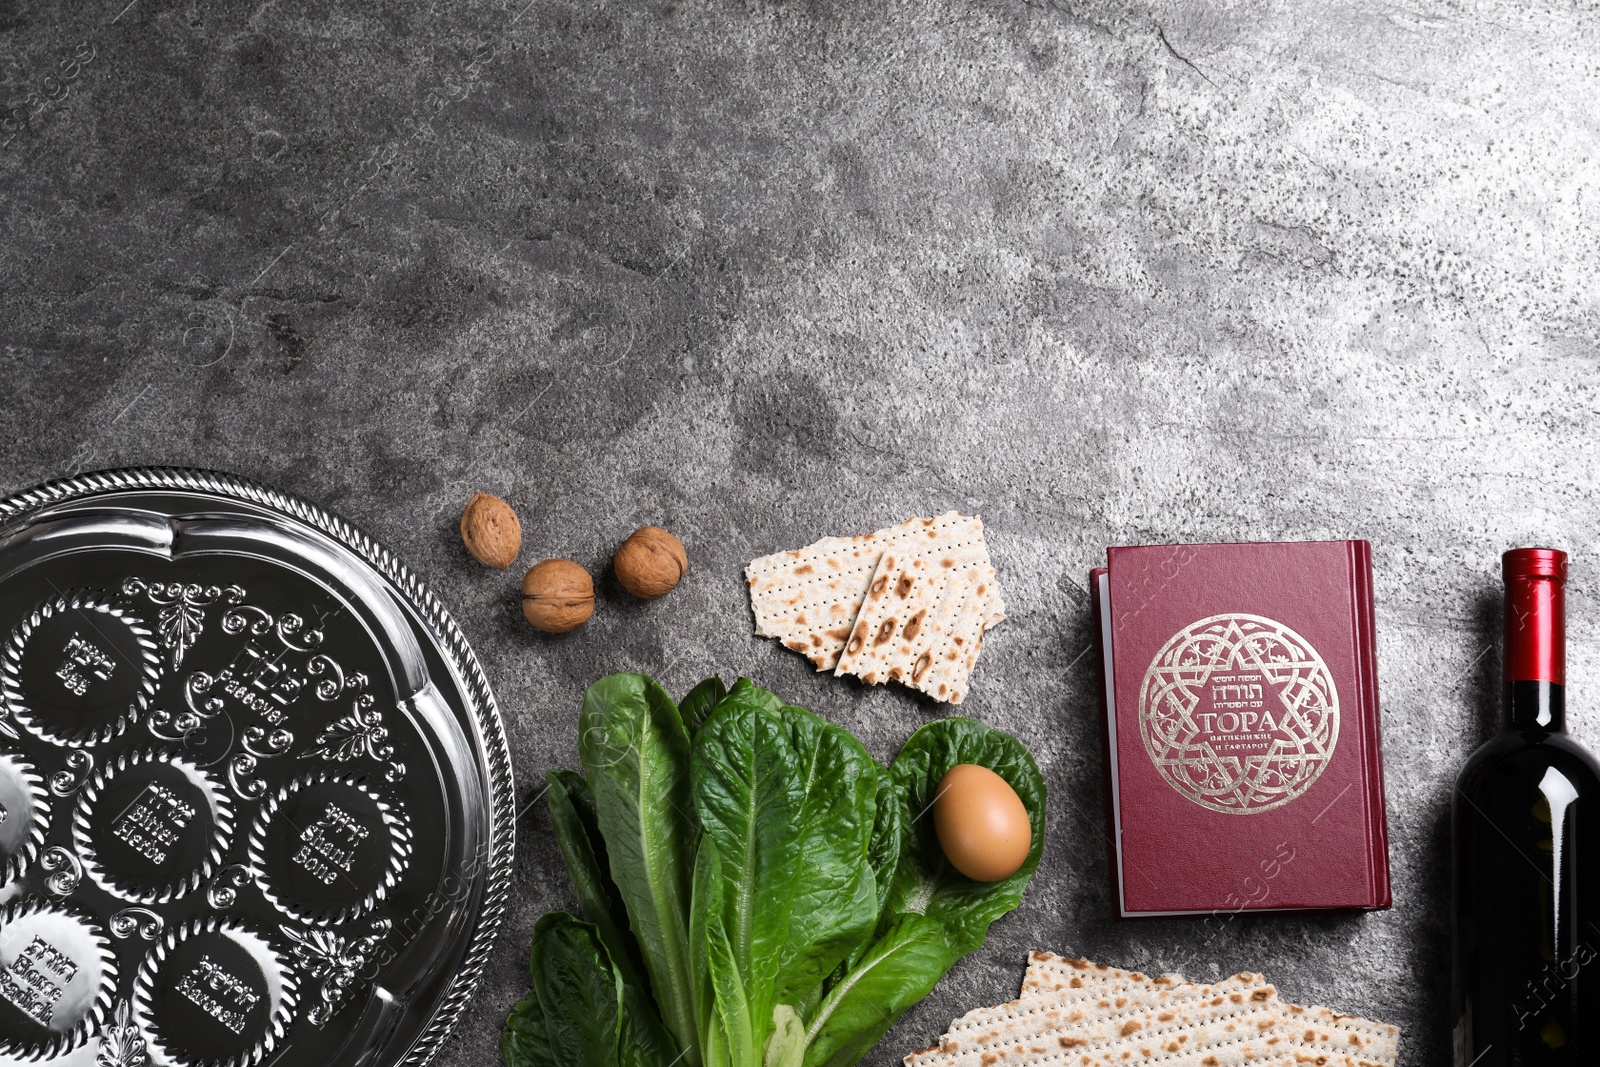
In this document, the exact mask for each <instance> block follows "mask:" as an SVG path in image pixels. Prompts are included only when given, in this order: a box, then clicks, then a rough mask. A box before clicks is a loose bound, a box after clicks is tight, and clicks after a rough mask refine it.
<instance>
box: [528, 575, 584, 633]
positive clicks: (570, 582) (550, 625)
mask: <svg viewBox="0 0 1600 1067" xmlns="http://www.w3.org/2000/svg"><path fill="white" fill-rule="evenodd" d="M522 614H523V617H524V618H526V619H527V620H528V621H529V622H530V623H532V624H533V625H534V626H535V627H537V628H538V629H541V630H543V631H544V632H545V633H548V634H564V633H566V632H567V631H569V630H576V629H577V628H578V627H580V626H582V625H583V624H584V623H586V622H588V621H589V616H591V615H593V614H594V582H593V581H591V580H590V579H589V572H588V571H586V570H584V569H583V568H582V567H580V566H578V565H577V564H576V563H574V562H572V561H571V560H570V559H547V560H543V561H542V562H539V563H535V564H534V565H533V567H532V568H531V569H530V570H529V571H528V573H527V574H525V575H523V578H522Z"/></svg>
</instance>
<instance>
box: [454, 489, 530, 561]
mask: <svg viewBox="0 0 1600 1067" xmlns="http://www.w3.org/2000/svg"><path fill="white" fill-rule="evenodd" d="M461 540H462V541H464V542H466V546H467V551H468V552H470V553H472V558H473V559H475V560H477V561H478V562H479V563H482V564H483V565H484V566H486V567H493V568H495V569H496V570H504V569H505V568H507V567H509V566H511V565H512V564H513V563H515V562H516V561H517V552H518V551H519V550H520V549H521V548H522V523H520V522H518V521H517V513H516V512H515V511H512V510H511V505H510V504H507V503H506V502H505V501H504V500H501V499H500V498H499V497H497V496H490V495H489V494H488V493H475V494H473V497H472V499H471V500H469V501H467V508H466V510H465V511H463V512H462V513H461Z"/></svg>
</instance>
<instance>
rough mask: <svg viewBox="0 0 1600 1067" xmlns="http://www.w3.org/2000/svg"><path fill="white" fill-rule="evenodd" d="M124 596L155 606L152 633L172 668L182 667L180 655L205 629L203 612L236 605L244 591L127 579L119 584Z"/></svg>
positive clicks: (231, 588)
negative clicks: (154, 627) (208, 609)
mask: <svg viewBox="0 0 1600 1067" xmlns="http://www.w3.org/2000/svg"><path fill="white" fill-rule="evenodd" d="M122 592H123V594H124V595H125V596H129V597H140V596H143V597H144V598H145V599H146V600H148V601H149V602H150V603H151V604H153V605H155V607H156V633H157V635H158V636H159V637H160V638H161V645H162V647H163V648H165V649H166V650H167V653H168V655H170V656H171V657H172V666H173V668H174V669H176V668H178V667H181V666H183V656H184V653H186V652H188V651H189V649H190V648H192V647H194V643H195V641H197V640H199V638H200V633H201V631H202V630H204V629H205V618H206V609H207V608H209V607H211V605H213V604H215V603H217V602H218V601H221V602H223V603H227V604H237V603H239V602H240V601H241V600H243V599H244V590H243V589H241V588H239V587H238V586H237V585H230V586H227V587H226V588H224V587H222V586H220V585H201V584H200V583H198V582H146V581H145V580H144V579H143V578H137V577H135V578H129V579H128V580H127V581H126V582H124V583H123V584H122Z"/></svg>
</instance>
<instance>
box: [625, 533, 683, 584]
mask: <svg viewBox="0 0 1600 1067" xmlns="http://www.w3.org/2000/svg"><path fill="white" fill-rule="evenodd" d="M611 569H612V570H614V571H616V573H617V581H619V582H621V583H622V588H624V589H626V590H627V591H628V592H630V593H632V594H633V595H634V596H636V597H641V598H643V599H645V600H654V599H655V598H656V597H662V596H666V595H667V594H668V593H670V592H672V590H673V588H674V587H676V586H677V584H678V582H679V581H680V580H681V579H682V578H683V576H684V573H685V572H686V571H688V569H689V555H688V553H687V552H685V551H684V550H683V542H682V541H680V540H678V539H677V538H676V537H673V536H672V535H671V534H670V533H668V532H667V531H665V530H663V529H662V528H661V527H659V526H645V527H643V528H641V529H638V530H635V531H633V533H631V534H629V535H628V539H627V540H626V541H624V542H622V547H621V548H619V549H617V554H616V555H615V556H613V557H612V558H611Z"/></svg>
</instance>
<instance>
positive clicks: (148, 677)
mask: <svg viewBox="0 0 1600 1067" xmlns="http://www.w3.org/2000/svg"><path fill="white" fill-rule="evenodd" d="M511 798H512V784H511V772H510V762H509V759H508V755H507V751H506V742H505V735H504V732H503V730H502V727H501V724H500V719H499V715H498V713H497V711H496V710H495V705H494V698H493V697H492V695H491V694H490V692H489V688H488V685H487V684H486V682H485V681H484V677H483V672H482V670H481V669H480V668H479V666H478V663H477V660H476V659H475V658H474V657H473V655H472V652H471V650H470V649H468V647H467V644H466V642H465V640H464V639H463V638H462V635H461V633H460V631H459V630H458V629H457V628H456V625H455V623H454V622H453V621H452V620H451V618H450V617H449V615H448V614H447V613H446V612H445V610H444V608H443V607H441V606H440V604H439V602H438V600H436V599H435V598H434V596H433V594H432V593H430V592H429V591H428V590H427V589H426V588H425V587H424V586H423V585H422V584H421V582H419V581H418V580H417V578H416V576H415V575H413V574H412V573H411V572H410V571H409V570H407V569H406V568H405V567H404V566H403V565H402V564H401V563H400V562H399V561H397V560H396V559H395V558H394V557H393V556H392V555H390V554H389V553H388V552H387V551H386V550H384V549H383V548H382V547H380V546H378V545H376V544H374V543H373V542H372V541H371V540H369V539H368V538H367V537H366V536H365V535H364V534H362V533H361V532H360V531H358V530H356V529H354V528H353V527H351V526H349V525H348V524H346V523H344V522H342V521H341V520H339V519H338V518H336V517H334V516H332V515H330V514H328V513H327V512H325V511H323V510H321V509H319V508H317V507H314V506H312V505H310V504H307V503H305V502H304V501H301V500H297V499H295V498H294V497H291V496H288V495H286V494H283V493H280V492H277V491H276V490H272V489H268V488H265V487H263V486H260V485H255V484H252V483H249V482H245V481H241V480H238V479H235V478H232V477H229V476H226V475H221V474H213V473H208V472H203V471H180V470H125V471H108V472H102V473H98V474H87V475H83V476H80V477H75V478H71V479H68V480H64V481H58V482H53V483H50V484H47V485H44V486H41V487H39V488H37V489H33V490H30V491H28V492H25V493H21V494H19V495H17V496H14V497H12V498H10V499H8V500H5V501H3V502H0V1063H14V1062H30V1063H35V1062H42V1063H46V1064H51V1065H61V1067H65V1065H69V1064H70V1065H73V1067H91V1065H92V1067H140V1065H143V1064H153V1065H162V1064H171V1065H176V1067H201V1065H217V1067H252V1065H256V1064H264V1063H268V1062H273V1063H283V1064H295V1065H302V1064H307V1065H309V1064H315V1065H318V1067H339V1065H351V1067H354V1065H357V1064H359V1065H363V1067H387V1065H392V1064H407V1065H421V1064H424V1063H426V1062H427V1061H428V1060H429V1059H430V1058H431V1057H432V1056H433V1053H434V1052H435V1051H436V1050H437V1048H438V1046H439V1043H440V1041H441V1040H443V1038H444V1036H445V1035H446V1034H447V1033H448V1032H449V1030H450V1027H451V1026H452V1024H453V1023H454V1022H455V1020H456V1017H457V1016H458V1015H459V1014H460V1013H461V1011H462V1009H463V1007H464V1006H465V1004H466V1001H467V999H468V998H469V997H470V996H471V995H472V991H473V989H474V988H475V987H476V985H477V983H478V979H479V977H480V975H481V972H482V970H483V965H484V961H485V958H486V956H487V954H488V951H489V947H490V943H491V941H492V939H493V937H494V934H495V931H496V929H497V927H498V926H499V923H500V919H501V915H502V912H503V910H504V907H505V902H506V888H507V881H508V874H509V869H510V862H511V854H512V836H513V835H512V829H513V813H512V800H511Z"/></svg>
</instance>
